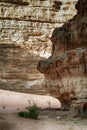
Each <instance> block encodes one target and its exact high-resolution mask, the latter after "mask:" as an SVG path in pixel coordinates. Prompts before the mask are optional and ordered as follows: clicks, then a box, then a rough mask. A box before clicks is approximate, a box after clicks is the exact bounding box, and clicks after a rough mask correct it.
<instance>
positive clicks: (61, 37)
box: [37, 0, 87, 106]
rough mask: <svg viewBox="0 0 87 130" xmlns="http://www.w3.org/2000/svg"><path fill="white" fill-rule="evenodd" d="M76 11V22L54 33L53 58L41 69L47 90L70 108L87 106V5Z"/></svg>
mask: <svg viewBox="0 0 87 130" xmlns="http://www.w3.org/2000/svg"><path fill="white" fill-rule="evenodd" d="M76 9H77V15H75V16H74V17H73V19H71V20H69V21H68V22H66V23H65V24H64V25H63V26H62V27H59V28H55V29H54V31H53V34H52V36H51V41H52V44H53V47H52V56H51V57H49V59H47V60H42V61H40V62H39V64H38V67H37V68H38V70H39V71H40V72H41V73H43V74H44V75H45V87H46V89H47V90H48V91H49V92H50V94H51V95H53V96H55V97H57V98H60V100H61V101H62V102H63V103H65V104H67V105H70V104H71V102H72V100H75V99H76V100H82V99H83V101H82V102H83V103H84V101H85V100H86V102H87V1H86V0H79V1H78V3H77V4H76ZM80 102H81V101H80ZM83 106H84V105H83Z"/></svg>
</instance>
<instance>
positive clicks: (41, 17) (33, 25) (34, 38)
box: [0, 0, 77, 94]
mask: <svg viewBox="0 0 87 130" xmlns="http://www.w3.org/2000/svg"><path fill="white" fill-rule="evenodd" d="M76 2H77V0H72V1H67V0H60V1H56V0H0V88H2V89H9V90H14V91H21V92H29V93H35V94H46V92H45V90H44V89H43V79H44V76H43V74H41V73H40V72H38V71H37V63H38V62H39V60H40V57H45V58H47V57H49V56H50V55H51V49H52V43H51V41H50V36H51V33H52V31H53V28H55V27H60V26H62V24H64V23H65V22H66V21H68V20H69V19H71V18H72V17H73V16H74V15H75V14H76V9H75V4H76Z"/></svg>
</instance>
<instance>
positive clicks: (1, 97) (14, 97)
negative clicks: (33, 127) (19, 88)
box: [0, 90, 61, 113]
mask: <svg viewBox="0 0 87 130" xmlns="http://www.w3.org/2000/svg"><path fill="white" fill-rule="evenodd" d="M33 104H35V105H36V106H38V107H39V108H41V109H44V108H56V109H57V108H61V103H60V101H59V100H58V99H56V98H54V97H51V96H41V95H34V94H26V93H19V92H12V91H7V90H0V112H2V113H15V112H18V111H20V110H25V108H26V107H28V106H32V105H33Z"/></svg>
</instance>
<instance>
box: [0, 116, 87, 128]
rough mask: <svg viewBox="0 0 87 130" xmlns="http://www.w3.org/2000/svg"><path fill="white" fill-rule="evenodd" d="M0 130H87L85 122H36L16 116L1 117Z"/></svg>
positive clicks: (45, 119)
mask: <svg viewBox="0 0 87 130" xmlns="http://www.w3.org/2000/svg"><path fill="white" fill-rule="evenodd" d="M1 117H2V118H1V119H0V120H1V121H0V130H87V122H86V121H83V122H82V121H81V120H79V121H76V120H74V121H72V120H66V119H63V120H61V119H54V118H53V119H52V118H45V117H43V118H40V119H38V120H33V119H25V118H21V117H18V115H17V114H5V115H4V114H3V115H1Z"/></svg>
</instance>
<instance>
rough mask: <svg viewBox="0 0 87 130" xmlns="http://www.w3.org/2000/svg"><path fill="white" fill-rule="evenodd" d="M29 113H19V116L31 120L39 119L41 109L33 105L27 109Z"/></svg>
mask: <svg viewBox="0 0 87 130" xmlns="http://www.w3.org/2000/svg"><path fill="white" fill-rule="evenodd" d="M27 110H28V111H24V112H19V113H18V115H19V116H20V117H25V118H31V119H38V116H39V108H38V107H37V106H36V105H33V106H31V107H29V108H27Z"/></svg>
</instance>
